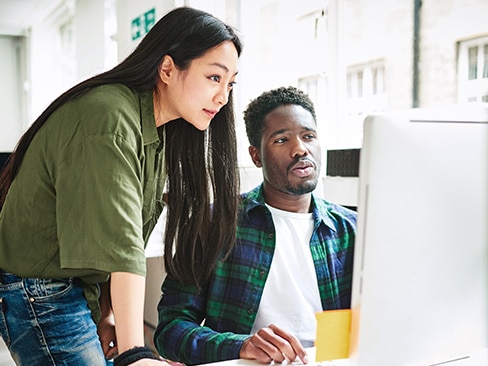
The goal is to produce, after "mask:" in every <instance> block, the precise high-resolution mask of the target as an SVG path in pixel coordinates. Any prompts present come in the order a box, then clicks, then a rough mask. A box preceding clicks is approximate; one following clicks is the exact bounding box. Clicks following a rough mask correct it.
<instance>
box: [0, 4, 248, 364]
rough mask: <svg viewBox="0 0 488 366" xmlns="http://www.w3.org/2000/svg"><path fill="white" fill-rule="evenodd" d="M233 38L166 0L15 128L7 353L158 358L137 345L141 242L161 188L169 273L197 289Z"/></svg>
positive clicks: (232, 161) (228, 215) (225, 174)
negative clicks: (119, 50)
mask: <svg viewBox="0 0 488 366" xmlns="http://www.w3.org/2000/svg"><path fill="white" fill-rule="evenodd" d="M241 48H242V46H241V42H240V40H239V38H238V36H237V35H236V33H235V32H234V30H233V29H232V28H231V27H229V26H227V25H226V24H224V23H222V22H221V21H220V20H218V19H216V18H215V17H213V16H212V15H210V14H208V13H205V12H202V11H199V10H195V9H192V8H187V7H183V8H177V9H175V10H173V11H171V12H170V13H168V14H167V15H166V16H164V17H163V18H162V19H161V20H160V21H159V22H158V23H156V24H155V26H154V27H153V28H152V29H151V31H150V32H149V33H148V34H147V35H146V37H145V38H144V39H143V40H142V41H141V43H140V44H139V46H138V47H137V48H136V50H135V51H134V52H133V53H132V54H131V55H129V56H128V57H127V59H125V60H124V61H123V62H122V63H120V64H119V65H118V66H116V67H115V68H113V69H112V70H110V71H107V72H104V73H102V74H100V75H97V76H95V77H92V78H90V79H88V80H86V81H84V82H81V83H80V84H78V85H76V86H74V87H73V88H71V89H70V90H68V91H67V92H65V93H64V94H62V95H61V96H60V97H59V98H58V99H56V100H55V101H54V102H53V103H52V104H51V105H49V106H48V108H47V109H46V110H45V111H44V112H43V113H42V114H41V115H40V117H39V118H38V119H37V120H36V121H35V122H34V123H33V125H32V126H31V127H30V128H29V129H28V131H27V132H26V133H25V134H24V135H23V136H22V138H21V139H20V141H19V144H18V146H17V148H16V150H15V152H14V153H13V154H12V155H11V157H10V159H9V161H8V163H7V165H6V167H5V169H4V170H3V172H2V174H1V175H0V207H1V211H0V301H1V304H2V307H1V308H2V313H3V314H2V315H3V316H0V332H1V334H2V338H3V339H4V340H5V342H6V344H7V346H8V348H9V350H10V352H11V354H12V357H13V359H14V360H15V361H16V362H17V363H18V364H22V365H27V364H29V365H65V364H66V365H70V366H72V365H90V366H93V365H105V357H106V358H111V357H113V355H114V354H115V353H116V352H118V354H119V356H117V357H116V358H115V364H116V365H128V364H132V363H133V364H137V365H146V364H147V365H152V364H161V361H160V360H157V359H159V357H156V356H155V355H153V354H152V353H151V352H150V351H149V350H148V349H147V348H145V347H144V335H143V302H144V288H145V279H144V275H145V256H144V245H145V244H144V243H145V240H146V239H147V237H148V235H149V233H150V232H151V230H152V228H153V227H154V224H155V222H156V220H157V218H158V215H159V214H160V212H161V209H162V197H163V188H164V189H165V190H167V193H168V194H167V197H168V199H167V201H168V202H167V204H168V219H167V220H168V221H167V223H166V228H167V229H166V234H165V235H166V238H165V239H166V240H165V242H166V244H165V245H166V248H165V252H166V253H174V256H168V255H167V256H166V258H165V262H166V263H165V264H166V271H167V272H168V273H170V274H171V275H172V276H175V277H176V278H179V279H180V280H181V281H183V282H184V283H188V284H190V285H196V286H197V287H200V285H201V284H202V283H204V281H206V279H207V277H208V276H209V273H211V271H212V267H213V265H214V261H215V259H216V257H217V255H218V253H219V251H220V250H222V249H223V248H222V246H223V245H224V244H222V243H232V242H233V236H234V229H235V223H236V206H237V196H238V193H239V184H238V182H239V179H238V170H237V166H236V165H237V156H236V154H237V153H236V141H235V130H234V115H233V110H232V93H231V91H232V87H233V85H234V83H235V78H236V75H237V63H238V58H239V56H240V53H241ZM211 121H213V122H212V124H210V122H211ZM163 163H164V164H163ZM166 177H167V179H166ZM210 202H212V207H213V208H212V213H211V215H212V222H214V223H216V225H213V224H212V222H211V220H210V211H209V206H210ZM224 249H225V248H224ZM109 279H110V280H109ZM99 290H100V291H99ZM114 324H115V331H114V328H113V326H114ZM97 326H98V334H99V335H97ZM114 332H115V334H114ZM104 356H105V357H104Z"/></svg>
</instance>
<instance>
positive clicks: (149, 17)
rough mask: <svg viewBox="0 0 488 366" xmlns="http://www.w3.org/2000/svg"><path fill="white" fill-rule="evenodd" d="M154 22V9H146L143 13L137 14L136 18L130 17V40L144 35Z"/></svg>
mask: <svg viewBox="0 0 488 366" xmlns="http://www.w3.org/2000/svg"><path fill="white" fill-rule="evenodd" d="M155 23H156V9H155V8H152V9H151V10H148V11H146V12H145V13H144V14H141V15H139V16H138V17H137V18H134V19H132V22H131V27H130V33H131V37H132V40H133V41H135V40H136V39H139V38H141V37H143V36H144V35H146V33H147V32H149V30H150V29H151V28H152V26H153V25H154V24H155Z"/></svg>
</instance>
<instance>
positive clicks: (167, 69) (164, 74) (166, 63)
mask: <svg viewBox="0 0 488 366" xmlns="http://www.w3.org/2000/svg"><path fill="white" fill-rule="evenodd" d="M175 67H176V66H175V62H174V61H173V58H172V57H171V56H170V55H165V56H164V57H163V61H161V64H160V65H159V78H160V79H161V81H163V82H164V83H166V84H167V83H168V81H169V79H170V77H171V75H172V74H173V70H174V69H175Z"/></svg>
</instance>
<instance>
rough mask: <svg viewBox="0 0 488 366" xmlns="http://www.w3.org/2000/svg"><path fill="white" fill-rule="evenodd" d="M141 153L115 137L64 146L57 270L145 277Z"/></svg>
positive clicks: (59, 183)
mask: <svg viewBox="0 0 488 366" xmlns="http://www.w3.org/2000/svg"><path fill="white" fill-rule="evenodd" d="M141 154H142V153H141V152H140V151H139V149H138V147H137V146H134V144H133V143H128V141H127V140H125V139H124V138H123V137H122V136H120V135H116V134H114V135H112V134H94V135H88V136H86V137H85V138H84V139H83V141H81V142H80V143H79V144H78V145H77V146H73V147H70V148H69V153H68V155H69V158H67V159H65V160H64V162H63V163H62V164H60V165H59V172H58V174H57V175H56V177H57V178H56V184H55V189H56V195H57V199H56V202H57V208H56V211H57V218H56V220H57V227H58V239H59V250H60V262H61V263H60V265H61V267H62V268H83V269H93V270H96V271H101V272H106V273H111V272H116V271H121V272H131V273H136V274H141V275H145V256H144V241H143V234H142V221H143V220H142V205H143V193H142V179H143V177H142V173H141V163H140V159H142V156H141ZM67 187H71V188H70V189H67Z"/></svg>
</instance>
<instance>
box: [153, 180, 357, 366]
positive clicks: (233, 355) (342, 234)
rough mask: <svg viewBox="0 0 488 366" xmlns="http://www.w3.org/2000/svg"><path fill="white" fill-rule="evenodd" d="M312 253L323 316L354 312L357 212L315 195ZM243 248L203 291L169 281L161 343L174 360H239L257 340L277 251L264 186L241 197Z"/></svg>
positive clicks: (161, 308) (165, 289)
mask: <svg viewBox="0 0 488 366" xmlns="http://www.w3.org/2000/svg"><path fill="white" fill-rule="evenodd" d="M312 200H313V220H314V231H313V234H312V237H311V239H310V250H311V252H312V258H313V261H314V264H315V270H316V273H317V280H318V284H319V292H320V298H321V301H322V308H323V310H331V309H345V308H349V307H350V302H351V287H352V267H353V252H354V239H355V233H356V212H354V211H352V210H349V209H347V208H344V207H342V206H339V205H335V204H332V203H330V202H327V201H325V200H323V199H319V198H316V197H314V196H312ZM236 234H237V242H236V245H235V247H234V248H233V251H232V253H231V254H230V256H229V257H227V258H226V259H225V261H219V262H218V263H217V267H216V270H215V272H214V275H213V276H212V278H211V279H210V281H209V283H208V286H206V287H205V288H204V289H203V290H202V291H200V292H198V291H197V289H196V288H195V287H194V286H183V285H181V284H180V283H179V282H177V281H175V280H174V279H171V278H169V277H167V278H166V279H165V281H164V282H163V285H162V293H163V295H162V298H161V300H160V302H159V305H158V312H159V325H158V328H157V329H156V332H155V337H154V340H155V345H156V347H157V349H158V351H159V352H160V353H161V355H163V356H164V357H167V358H168V359H171V360H175V361H180V362H184V363H186V364H200V363H208V362H216V361H223V360H228V359H237V358H239V350H240V348H241V346H242V344H243V342H244V341H245V340H246V339H248V338H249V337H250V331H251V328H252V326H253V323H254V320H255V318H256V312H257V310H258V307H259V302H260V300H261V295H262V293H263V289H264V284H265V282H266V278H267V275H268V273H269V269H270V266H271V260H272V258H273V252H274V247H275V229H274V225H273V220H272V217H271V213H270V212H269V210H268V209H267V208H266V206H265V202H264V196H263V190H262V185H261V186H259V187H257V188H255V189H254V190H252V191H250V192H249V193H247V194H243V195H242V201H241V205H240V214H239V223H238V227H237V232H236Z"/></svg>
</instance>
